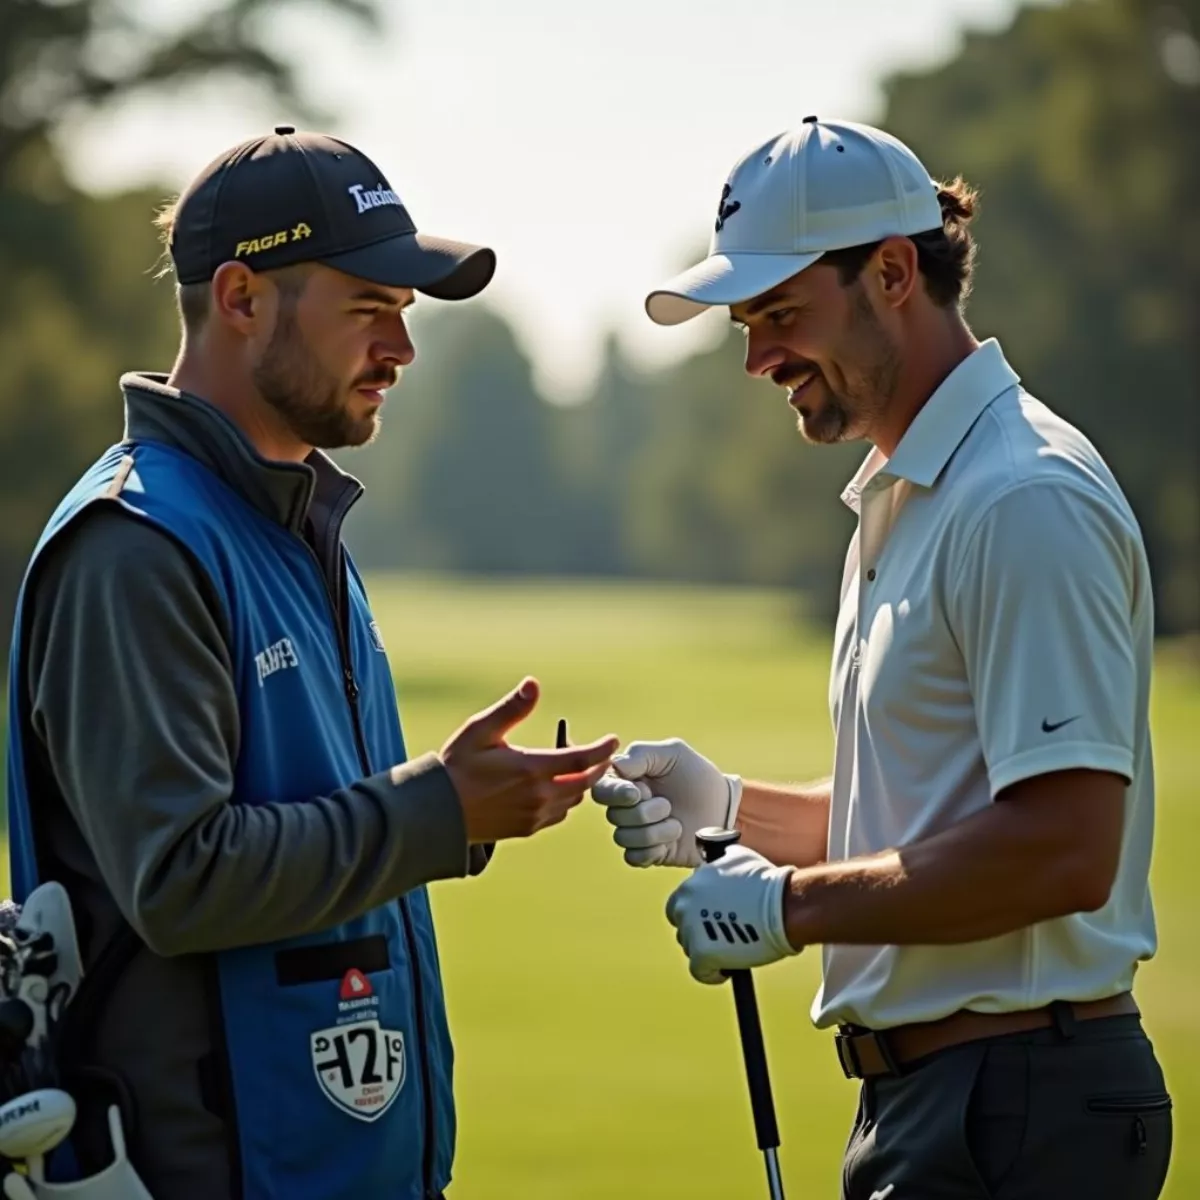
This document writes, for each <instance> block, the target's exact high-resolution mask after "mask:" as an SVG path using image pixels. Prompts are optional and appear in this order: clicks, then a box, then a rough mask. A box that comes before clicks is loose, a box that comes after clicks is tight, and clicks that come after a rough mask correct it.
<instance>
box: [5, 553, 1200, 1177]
mask: <svg viewBox="0 0 1200 1200" xmlns="http://www.w3.org/2000/svg"><path fill="white" fill-rule="evenodd" d="M369 582H370V587H371V595H372V602H373V606H374V608H375V610H376V616H377V618H378V620H379V623H380V626H381V628H382V632H383V635H384V638H385V641H386V643H387V647H388V651H389V655H390V658H391V661H392V664H393V669H394V671H395V674H396V682H397V686H398V690H399V696H400V704H401V714H402V717H403V720H404V724H405V732H406V738H407V742H408V748H409V753H410V754H413V755H415V754H417V753H420V752H423V751H425V750H430V749H437V748H439V747H440V746H441V744H442V743H443V742H444V740H445V739H446V737H447V736H448V735H449V734H450V732H451V731H452V730H453V729H454V728H455V727H456V726H457V725H458V724H459V723H460V722H461V721H462V720H463V719H464V718H465V717H466V716H468V715H469V714H470V713H472V712H474V711H477V710H478V709H479V708H481V707H483V706H485V705H487V704H489V703H491V702H492V701H493V700H494V699H496V698H498V697H499V696H500V695H501V694H502V693H503V692H504V691H505V690H506V689H508V688H510V687H512V686H514V685H515V684H516V683H517V682H518V681H519V680H520V679H521V678H522V676H523V675H525V674H533V675H535V676H537V678H538V679H539V680H540V682H541V684H542V689H543V694H542V701H541V703H540V705H539V706H538V709H537V710H536V711H535V712H534V714H533V715H532V716H531V717H530V719H529V720H528V721H526V722H525V723H523V724H522V725H521V726H519V727H518V729H517V730H516V731H515V732H514V734H513V736H512V740H514V741H516V742H520V743H522V744H526V745H552V744H553V738H554V728H555V723H556V721H557V719H558V717H559V716H565V717H567V718H568V720H569V722H570V732H571V736H572V739H573V740H576V741H585V740H590V739H591V738H593V737H597V736H600V735H602V734H605V733H609V732H612V733H616V734H618V735H619V736H620V737H621V738H622V740H623V741H632V740H635V739H641V738H660V737H671V736H680V737H685V738H687V739H689V740H690V741H692V742H693V743H694V744H695V745H696V746H697V747H698V748H699V749H701V750H702V751H703V752H704V753H706V754H707V755H709V756H710V757H711V758H713V759H714V760H715V761H717V762H718V763H719V764H721V765H722V766H723V767H724V768H725V769H727V770H736V771H739V772H741V773H742V774H744V775H746V776H750V777H761V778H766V779H772V780H792V781H800V780H805V779H811V778H814V777H817V776H820V775H825V774H827V773H828V771H829V769H830V764H831V755H832V736H831V731H830V724H829V716H828V708H827V680H828V655H829V648H828V642H827V639H826V638H825V636H824V635H821V634H817V633H814V632H812V631H810V630H806V629H805V628H804V627H803V626H802V625H800V624H799V623H798V622H797V620H796V614H795V612H794V609H793V605H792V601H791V600H790V599H789V598H788V597H787V596H784V595H780V594H772V593H765V592H747V591H720V590H711V589H710V590H705V589H696V588H677V589H676V588H666V587H651V586H637V585H598V584H592V583H589V584H555V583H544V584H514V585H506V584H502V583H494V582H489V583H482V582H481V583H466V582H451V581H445V580H434V579H414V578H395V577H376V578H374V579H372V580H371V581H369ZM1153 726H1154V737H1155V753H1156V766H1157V774H1158V780H1159V793H1158V801H1159V803H1158V828H1157V841H1156V851H1155V861H1154V868H1153V872H1154V874H1153V883H1154V889H1155V901H1156V908H1157V912H1158V917H1159V930H1160V941H1161V947H1160V952H1159V955H1158V957H1156V958H1155V959H1154V960H1153V961H1152V962H1151V963H1149V964H1147V965H1146V966H1145V967H1144V968H1143V970H1142V972H1141V973H1140V974H1139V978H1138V986H1137V992H1138V998H1139V1001H1140V1003H1141V1005H1142V1008H1143V1011H1144V1013H1145V1016H1146V1023H1147V1027H1148V1029H1149V1031H1150V1034H1151V1036H1152V1038H1153V1039H1154V1040H1155V1042H1156V1044H1157V1046H1158V1048H1159V1051H1160V1054H1161V1056H1162V1058H1163V1061H1164V1067H1165V1069H1166V1072H1167V1076H1168V1083H1169V1086H1170V1087H1171V1089H1172V1092H1173V1095H1174V1098H1175V1102H1176V1108H1175V1130H1176V1141H1175V1154H1174V1160H1173V1165H1172V1170H1171V1176H1170V1179H1169V1181H1168V1185H1167V1190H1166V1193H1165V1195H1166V1197H1167V1198H1168V1200H1185V1198H1186V1200H1190V1198H1192V1197H1195V1196H1197V1195H1200V1136H1198V1135H1200V1123H1198V1122H1197V1119H1196V1116H1195V1112H1196V1104H1195V1103H1194V1102H1193V1098H1194V1096H1195V1095H1197V1094H1198V1093H1200V1042H1198V1039H1197V1036H1196V1034H1197V1030H1198V1029H1200V1020H1198V1019H1197V1017H1196V1016H1195V1015H1194V1011H1195V1005H1196V994H1197V990H1198V985H1200V938H1198V937H1197V934H1196V932H1195V925H1196V920H1197V910H1198V905H1197V901H1198V900H1200V870H1198V866H1197V852H1198V851H1200V814H1198V813H1197V811H1196V808H1197V806H1196V802H1195V798H1196V777H1197V774H1198V773H1200V772H1198V770H1197V768H1200V672H1197V670H1196V667H1195V666H1194V665H1192V666H1191V667H1189V666H1187V665H1186V664H1185V662H1184V661H1183V658H1182V655H1180V654H1178V653H1176V652H1174V651H1171V650H1168V649H1164V650H1163V652H1162V655H1161V660H1160V663H1159V667H1158V671H1157V675H1156V682H1155V688H1154V692H1153ZM681 878H682V875H681V874H680V873H678V872H675V871H670V870H666V869H663V870H649V871H634V870H632V869H631V868H628V867H626V866H625V865H624V863H623V861H622V859H621V856H620V852H619V851H618V850H617V848H616V847H615V846H614V845H613V844H612V842H611V840H610V829H609V827H608V825H607V824H606V822H605V821H604V819H603V815H602V813H601V812H600V810H599V809H598V807H597V806H596V805H594V804H593V803H592V802H591V801H590V800H588V801H585V803H584V804H583V805H582V806H581V807H580V808H578V809H577V810H575V811H574V812H573V813H572V814H571V815H570V817H569V818H568V820H567V821H566V822H565V823H564V824H562V825H560V826H558V827H556V828H554V829H551V830H547V831H545V832H543V833H542V834H539V835H538V836H537V837H535V838H532V839H529V840H527V841H521V842H509V843H505V844H504V845H503V846H502V847H501V848H500V849H499V851H498V852H497V855H496V857H495V860H494V861H493V863H492V865H491V867H490V868H489V869H488V870H487V872H486V873H485V874H484V875H483V876H482V877H480V878H478V879H474V880H462V881H452V882H446V883H441V884H438V885H436V886H435V887H434V888H433V889H432V895H433V904H434V908H435V912H436V914H437V917H438V921H439V936H440V943H441V951H442V958H443V965H444V969H445V976H446V987H447V993H448V1004H449V1008H450V1020H451V1025H452V1029H453V1032H454V1035H455V1042H456V1047H457V1054H458V1060H457V1087H458V1095H459V1101H460V1109H459V1122H460V1124H459V1157H458V1163H457V1171H456V1179H455V1183H454V1185H453V1186H452V1188H451V1192H450V1195H451V1196H452V1197H453V1200H566V1198H567V1197H570V1198H571V1200H612V1198H614V1197H622V1196H629V1197H639V1198H640V1197H650V1196H654V1197H660V1198H664V1200H665V1198H668V1197H679V1198H681V1200H682V1198H685V1197H686V1200H707V1198H710V1197H711V1198H716V1197H722V1198H728V1197H730V1196H756V1195H759V1194H765V1183H764V1180H763V1170H762V1161H761V1156H760V1155H759V1153H758V1151H757V1149H756V1148H755V1145H754V1134H753V1127H752V1124H751V1120H750V1110H749V1104H748V1101H747V1095H746V1085H745V1078H744V1075H743V1069H742V1062H741V1053H740V1049H739V1045H738V1038H737V1027H736V1023H735V1020H734V1012H733V1000H732V995H731V994H730V992H729V991H728V989H727V988H706V987H702V986H700V985H698V984H696V983H694V982H693V981H692V980H691V978H690V976H689V975H688V972H687V966H686V962H685V960H684V958H683V955H682V954H681V953H680V951H679V950H678V948H677V946H676V944H675V941H674V935H673V931H672V930H671V928H670V927H669V926H668V924H667V922H666V920H665V918H664V917H663V904H664V902H665V900H666V897H667V895H668V894H669V892H670V891H671V889H672V888H673V887H674V886H675V884H676V883H677V882H678V881H679V880H680V879H681ZM4 894H5V895H7V894H8V892H7V890H6V891H5V892H4ZM818 966H819V962H818V958H817V956H816V955H814V954H802V955H800V957H799V958H797V959H794V960H792V961H790V962H788V963H786V964H779V965H777V966H775V967H772V968H770V969H767V970H764V971H761V972H759V973H758V974H757V976H756V986H757V990H758V995H759V1005H760V1009H761V1012H762V1017H763V1024H764V1031H765V1037H766V1043H767V1052H768V1056H769V1059H770V1067H771V1074H772V1081H773V1084H774V1090H775V1099H776V1107H777V1110H778V1116H779V1124H780V1130H781V1134H782V1142H783V1145H782V1149H781V1151H780V1158H781V1163H782V1168H783V1174H784V1183H785V1187H786V1190H787V1193H788V1195H789V1196H792V1197H817V1196H820V1197H835V1196H836V1195H837V1194H838V1180H839V1165H840V1160H841V1152H842V1147H843V1144H844V1142H845V1138H846V1135H847V1132H848V1129H849V1124H850V1120H851V1115H852V1111H853V1106H854V1101H855V1095H856V1091H855V1086H856V1085H854V1084H852V1083H851V1082H850V1081H848V1080H846V1079H844V1078H843V1077H842V1074H841V1071H840V1069H839V1068H838V1066H837V1064H836V1061H835V1059H834V1055H833V1048H832V1044H831V1040H830V1037H829V1035H828V1034H827V1033H818V1032H817V1031H815V1030H814V1029H813V1028H812V1026H811V1023H810V1021H809V1016H808V1012H809V1006H810V1004H811V1001H812V997H813V994H814V991H815V988H816V982H817V972H818Z"/></svg>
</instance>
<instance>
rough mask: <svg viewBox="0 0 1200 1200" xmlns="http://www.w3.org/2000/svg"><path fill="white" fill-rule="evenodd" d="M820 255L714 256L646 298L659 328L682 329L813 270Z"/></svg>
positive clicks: (677, 276) (690, 268)
mask: <svg viewBox="0 0 1200 1200" xmlns="http://www.w3.org/2000/svg"><path fill="white" fill-rule="evenodd" d="M820 257H821V255H820V254H819V253H817V254H713V255H710V256H709V257H708V258H706V259H705V260H704V261H703V262H699V263H697V264H696V265H695V266H694V267H689V268H688V269H687V270H686V271H684V272H683V273H682V274H680V275H676V276H675V278H674V279H671V280H668V281H667V282H666V283H664V284H663V285H662V287H659V288H655V289H654V291H652V292H651V293H650V294H649V295H648V296H647V297H646V313H647V314H648V315H649V317H650V319H651V320H652V321H653V322H655V324H657V325H681V324H682V323H683V322H684V321H690V320H691V319H692V318H693V317H698V316H699V315H700V314H701V313H702V312H704V310H705V309H706V308H712V307H713V306H714V305H723V304H743V303H745V302H746V301H747V300H753V299H754V297H755V296H761V295H762V294H763V292H769V291H770V290H771V289H772V288H773V287H778V286H779V285H780V284H781V283H782V282H783V281H784V280H785V279H790V278H791V277H792V276H793V275H796V274H799V272H801V271H803V270H804V269H805V267H811V266H812V264H813V263H815V262H816V261H817V259H818V258H820Z"/></svg>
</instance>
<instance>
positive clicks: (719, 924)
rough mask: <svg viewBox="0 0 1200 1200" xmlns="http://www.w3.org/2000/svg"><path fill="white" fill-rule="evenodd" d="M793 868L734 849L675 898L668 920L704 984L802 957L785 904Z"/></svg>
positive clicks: (683, 886)
mask: <svg viewBox="0 0 1200 1200" xmlns="http://www.w3.org/2000/svg"><path fill="white" fill-rule="evenodd" d="M793 869H794V868H792V867H777V866H775V865H774V864H772V863H771V862H769V861H768V860H767V859H765V858H763V856H762V855H761V854H758V853H756V852H755V851H753V850H751V849H750V848H749V847H747V846H730V847H729V849H728V850H726V851H725V853H724V854H723V855H722V856H721V857H720V858H719V859H717V860H716V862H711V863H706V864H705V865H704V866H702V867H700V868H699V869H698V870H697V871H696V872H695V873H694V874H693V875H692V876H691V877H690V878H688V879H686V880H685V881H684V882H683V883H681V884H680V885H679V887H677V888H676V889H675V891H674V892H672V893H671V897H670V899H669V900H668V901H667V920H668V921H670V922H671V924H672V925H674V926H675V940H676V941H677V942H678V943H679V944H680V945H681V946H682V947H683V950H684V953H685V954H686V955H687V956H688V967H689V969H690V970H691V972H692V975H693V977H694V978H696V979H698V980H699V981H700V982H701V983H723V982H724V981H725V978H726V976H725V972H726V971H736V970H739V969H741V968H751V967H765V966H766V965H767V964H768V963H773V962H778V961H779V960H780V959H781V958H787V957H789V956H791V955H794V954H799V953H800V951H799V950H798V949H796V948H795V947H794V946H793V945H792V944H791V943H790V942H789V941H788V939H787V933H786V931H785V928H784V915H783V904H784V894H785V892H786V891H787V885H788V881H789V880H790V879H791V876H792V871H793Z"/></svg>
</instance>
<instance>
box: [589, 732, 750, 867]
mask: <svg viewBox="0 0 1200 1200" xmlns="http://www.w3.org/2000/svg"><path fill="white" fill-rule="evenodd" d="M741 798H742V781H741V778H740V777H739V776H737V775H725V774H723V773H722V772H721V771H720V770H719V769H718V768H717V767H716V766H715V765H714V764H713V763H711V762H709V760H708V759H707V758H705V757H704V755H703V754H699V753H698V752H697V751H695V750H693V749H692V748H691V746H689V745H688V744H687V742H684V741H681V740H680V739H679V738H672V739H671V740H670V741H665V742H631V743H630V745H629V746H628V747H627V748H626V750H625V752H624V753H623V754H618V755H617V756H616V757H615V758H614V759H613V760H612V764H611V770H610V771H609V772H608V773H606V774H605V775H603V776H601V777H600V779H599V780H597V782H596V783H594V784H593V785H592V799H594V800H595V801H596V802H597V803H598V804H603V805H604V806H605V809H606V810H607V811H606V815H607V817H608V820H609V823H610V824H611V825H615V826H616V832H615V833H614V834H613V841H614V842H616V843H617V845H618V846H620V847H621V848H622V849H623V850H624V851H625V861H626V862H627V863H629V865H630V866H632V867H653V866H668V867H696V866H699V865H700V862H701V858H700V851H699V849H697V847H696V831H697V830H700V829H703V828H705V827H706V826H710V825H715V826H719V827H720V828H722V829H732V828H733V823H734V821H735V820H736V818H737V810H738V805H739V803H740V802H741Z"/></svg>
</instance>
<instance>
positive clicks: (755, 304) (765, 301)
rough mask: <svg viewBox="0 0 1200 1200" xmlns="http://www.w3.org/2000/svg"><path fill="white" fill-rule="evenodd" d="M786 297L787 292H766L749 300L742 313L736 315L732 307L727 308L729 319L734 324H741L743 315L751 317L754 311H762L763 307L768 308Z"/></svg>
mask: <svg viewBox="0 0 1200 1200" xmlns="http://www.w3.org/2000/svg"><path fill="white" fill-rule="evenodd" d="M786 298H787V292H768V293H767V294H766V295H765V296H759V297H758V299H757V300H751V301H750V303H749V304H747V305H746V308H745V311H744V313H743V314H742V315H740V316H739V315H738V314H737V313H735V312H734V311H733V310H732V309H730V310H729V319H730V320H731V321H732V322H733V323H734V324H735V325H740V324H742V322H743V320H744V318H745V317H753V316H754V315H755V314H756V313H760V312H762V310H763V309H764V308H770V307H771V305H772V304H777V303H778V302H779V301H780V300H784V299H786Z"/></svg>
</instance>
